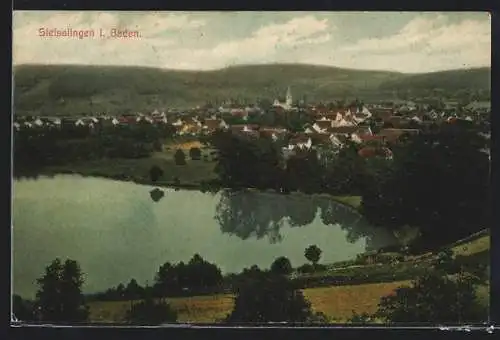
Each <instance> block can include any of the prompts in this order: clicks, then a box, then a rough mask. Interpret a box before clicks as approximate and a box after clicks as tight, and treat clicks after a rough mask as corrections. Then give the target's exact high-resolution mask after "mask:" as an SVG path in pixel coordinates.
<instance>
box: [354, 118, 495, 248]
mask: <svg viewBox="0 0 500 340" xmlns="http://www.w3.org/2000/svg"><path fill="white" fill-rule="evenodd" d="M486 148H488V142H487V140H486V139H485V138H483V137H482V136H480V135H479V134H478V133H477V131H475V128H473V127H464V126H458V125H455V124H443V125H442V126H441V127H440V128H439V130H437V131H431V132H425V133H421V134H419V135H417V136H412V137H410V138H409V139H408V140H407V141H406V142H405V143H404V145H403V147H398V148H394V149H393V153H394V159H393V162H392V165H391V167H390V168H389V169H388V171H386V173H385V174H383V175H381V176H378V178H377V179H376V180H373V179H372V180H371V181H370V183H371V186H370V190H368V191H365V192H363V195H362V196H363V198H362V206H361V210H362V212H363V215H365V216H366V217H367V219H368V220H369V221H370V222H371V224H372V225H374V226H379V227H383V228H386V229H389V230H391V231H394V230H398V229H400V228H402V227H403V226H405V225H409V226H412V227H416V228H418V229H419V231H420V233H421V237H420V239H419V241H418V242H420V243H421V244H422V246H425V247H426V248H435V247H439V246H442V245H444V244H446V243H449V242H453V241H455V240H456V239H460V238H463V237H467V236H468V235H470V234H472V233H474V232H477V231H479V230H481V229H484V228H485V227H487V226H489V225H491V217H492V216H491V204H490V202H491V199H490V195H491V189H490V179H489V178H490V176H489V173H490V161H489V158H488V155H487V154H486V153H485V152H484V151H482V150H484V149H486Z"/></svg>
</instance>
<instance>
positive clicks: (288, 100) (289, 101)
mask: <svg viewBox="0 0 500 340" xmlns="http://www.w3.org/2000/svg"><path fill="white" fill-rule="evenodd" d="M292 103H293V100H292V91H291V90H290V86H288V89H287V91H286V105H287V106H288V107H291V106H292Z"/></svg>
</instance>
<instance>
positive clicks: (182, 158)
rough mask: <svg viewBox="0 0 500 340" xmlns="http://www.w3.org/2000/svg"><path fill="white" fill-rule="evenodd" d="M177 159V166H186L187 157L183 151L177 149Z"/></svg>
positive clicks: (175, 157)
mask: <svg viewBox="0 0 500 340" xmlns="http://www.w3.org/2000/svg"><path fill="white" fill-rule="evenodd" d="M174 159H175V164H177V165H186V155H185V154H184V151H182V150H181V149H177V151H176V152H175V155H174Z"/></svg>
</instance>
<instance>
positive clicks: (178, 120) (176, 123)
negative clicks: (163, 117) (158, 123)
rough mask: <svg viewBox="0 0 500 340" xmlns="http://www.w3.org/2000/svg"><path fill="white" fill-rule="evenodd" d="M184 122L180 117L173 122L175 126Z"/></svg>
mask: <svg viewBox="0 0 500 340" xmlns="http://www.w3.org/2000/svg"><path fill="white" fill-rule="evenodd" d="M183 124H184V123H183V122H182V120H181V119H179V118H178V119H177V120H176V121H175V122H173V123H172V125H173V126H182V125H183Z"/></svg>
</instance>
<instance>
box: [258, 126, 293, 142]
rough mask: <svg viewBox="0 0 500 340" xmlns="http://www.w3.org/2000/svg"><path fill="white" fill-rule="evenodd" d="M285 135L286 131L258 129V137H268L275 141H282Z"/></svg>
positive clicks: (268, 128) (269, 128) (266, 128)
mask: <svg viewBox="0 0 500 340" xmlns="http://www.w3.org/2000/svg"><path fill="white" fill-rule="evenodd" d="M286 133H287V130H286V129H280V128H272V127H261V128H259V135H260V137H268V138H271V139H273V140H274V141H277V140H279V139H282V138H283V137H284V136H285V135H286Z"/></svg>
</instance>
